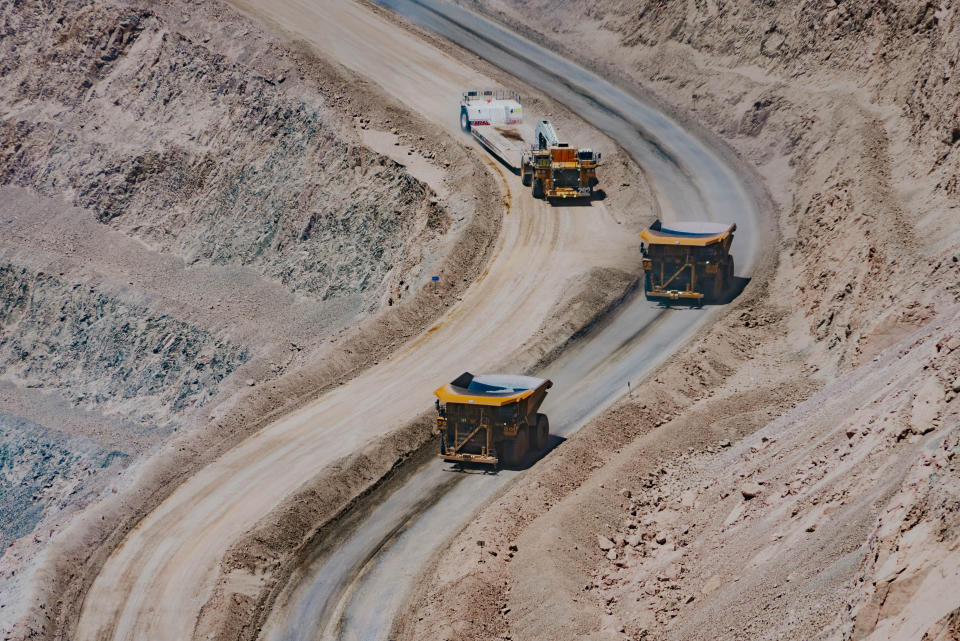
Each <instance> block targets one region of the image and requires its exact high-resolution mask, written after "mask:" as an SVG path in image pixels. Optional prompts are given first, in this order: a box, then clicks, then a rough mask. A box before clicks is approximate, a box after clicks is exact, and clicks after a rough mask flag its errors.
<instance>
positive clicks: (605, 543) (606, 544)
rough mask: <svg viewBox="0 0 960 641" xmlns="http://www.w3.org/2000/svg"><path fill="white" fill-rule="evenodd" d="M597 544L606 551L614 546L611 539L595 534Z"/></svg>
mask: <svg viewBox="0 0 960 641" xmlns="http://www.w3.org/2000/svg"><path fill="white" fill-rule="evenodd" d="M597 545H598V546H599V547H600V549H601V550H603V551H604V552H606V551H607V550H612V549H613V547H614V545H613V541H611V540H610V539H608V538H607V537H605V536H601V535H597Z"/></svg>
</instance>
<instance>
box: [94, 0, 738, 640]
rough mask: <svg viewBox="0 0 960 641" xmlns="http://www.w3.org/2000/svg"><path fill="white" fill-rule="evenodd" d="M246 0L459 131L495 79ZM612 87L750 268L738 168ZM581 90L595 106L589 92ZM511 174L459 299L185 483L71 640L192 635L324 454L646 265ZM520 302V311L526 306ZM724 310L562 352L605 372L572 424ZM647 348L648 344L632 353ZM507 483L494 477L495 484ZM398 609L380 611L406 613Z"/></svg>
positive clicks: (663, 176)
mask: <svg viewBox="0 0 960 641" xmlns="http://www.w3.org/2000/svg"><path fill="white" fill-rule="evenodd" d="M236 4H237V5H238V6H240V7H241V8H242V9H245V10H248V11H250V12H251V13H256V14H259V15H262V16H264V17H266V18H268V19H270V20H272V21H274V22H275V23H276V24H277V25H278V26H280V27H281V28H284V29H287V30H288V31H290V32H291V33H292V34H293V35H294V36H295V37H298V38H301V39H305V40H308V41H309V42H310V43H311V44H313V45H314V46H315V47H316V48H317V50H318V51H319V52H320V53H321V54H323V55H324V56H327V57H330V58H333V59H336V60H337V61H339V62H340V63H342V64H343V65H344V66H346V67H348V68H350V69H351V70H353V71H356V72H357V73H358V74H360V75H362V76H365V77H367V78H369V79H371V80H372V81H374V82H376V83H378V84H380V85H381V86H382V87H383V88H384V89H386V90H387V91H388V92H391V93H392V94H394V95H396V96H397V97H398V98H399V99H400V100H401V101H402V102H404V103H405V104H407V105H409V106H410V107H411V109H414V110H417V111H419V112H421V113H423V114H424V115H426V116H427V117H429V118H432V119H433V120H434V121H436V122H438V123H444V124H447V125H448V126H449V127H450V128H453V127H456V118H455V115H456V105H457V99H458V96H459V93H460V91H461V90H462V89H463V88H464V87H470V86H477V85H480V86H482V85H490V84H493V83H492V82H491V81H490V80H488V79H485V78H483V77H482V76H479V75H478V74H477V73H476V72H474V71H472V70H470V69H469V68H467V67H465V66H463V65H461V64H459V63H458V62H456V61H455V60H454V59H452V58H450V57H449V56H447V55H445V54H443V53H442V52H440V51H438V50H437V49H435V48H433V47H431V46H429V45H427V44H425V43H423V42H421V41H419V40H418V39H416V38H415V37H413V36H411V35H410V34H409V33H408V32H406V31H404V30H402V29H399V28H397V27H396V26H394V25H392V24H391V23H390V22H389V21H388V20H385V19H383V18H380V17H378V16H376V15H374V14H373V13H371V12H369V11H367V10H365V9H363V8H361V7H359V6H357V5H354V4H350V3H342V2H333V1H328V2H315V3H309V4H308V3H298V2H270V3H266V2H264V3H262V5H261V4H252V3H248V2H240V1H238V2H237V3H236ZM373 43H376V44H375V45H374V44H373ZM583 73H586V72H583ZM584 77H585V78H586V77H587V76H584ZM597 80H598V81H599V79H597ZM610 89H611V91H612V88H610ZM604 90H606V89H604ZM610 96H611V97H615V98H616V99H617V100H621V101H626V102H625V103H623V104H624V106H625V108H624V110H623V112H622V113H628V114H631V117H633V118H637V119H639V118H641V116H643V115H644V114H646V116H649V117H650V118H653V121H651V122H647V123H646V124H645V125H643V126H644V128H646V129H647V130H649V131H652V132H654V133H656V134H657V135H658V136H659V135H664V136H665V137H666V138H667V139H671V143H672V146H671V149H672V150H673V151H674V152H676V154H677V157H676V158H675V157H673V156H671V154H670V153H666V152H664V151H663V150H662V149H661V150H659V151H657V145H652V144H651V142H650V141H649V140H648V139H647V138H645V137H644V136H642V135H640V134H639V133H638V132H637V131H636V129H635V127H636V126H637V125H636V123H635V124H633V125H631V124H630V121H626V122H625V121H623V120H621V119H618V118H616V117H614V116H613V115H611V114H610V113H607V114H606V116H603V115H602V113H601V117H598V123H600V121H603V122H605V123H607V124H608V125H609V129H610V130H611V131H616V130H617V127H619V128H620V129H621V130H622V131H621V133H622V136H618V137H619V138H620V139H621V141H622V142H623V143H624V144H625V146H627V147H628V148H629V149H630V150H631V151H632V152H633V153H635V154H636V155H637V157H638V158H640V159H641V160H642V161H643V162H644V164H645V170H647V171H648V172H650V175H651V177H652V178H653V179H654V182H655V183H656V187H657V189H658V190H659V192H660V194H659V195H660V196H661V205H662V206H664V207H665V209H666V213H668V214H669V212H670V211H671V210H673V209H678V210H683V211H689V212H690V213H691V214H692V215H694V216H697V215H716V216H718V217H720V218H731V219H733V220H736V221H738V222H739V223H741V228H742V230H743V232H742V233H741V234H740V240H739V242H738V258H739V259H740V260H741V264H742V265H743V267H744V269H741V270H740V271H741V272H743V273H747V272H748V270H749V268H750V265H751V264H752V262H753V259H754V254H755V251H754V248H755V246H756V236H755V235H753V234H751V230H752V229H754V228H755V227H756V209H755V207H754V205H753V202H752V201H751V199H750V198H749V197H748V196H747V195H746V194H745V192H744V190H743V188H742V186H741V184H740V183H739V181H738V180H737V178H736V176H735V175H734V174H733V172H732V171H731V170H730V169H729V168H727V167H726V166H725V165H724V163H723V162H721V161H719V160H718V159H717V158H716V157H715V156H714V155H713V154H712V153H711V152H709V151H708V150H707V149H706V148H705V147H703V146H702V144H700V143H697V142H696V141H694V140H693V139H692V138H691V137H690V136H689V135H686V134H685V133H684V132H683V131H682V129H680V128H679V127H677V125H676V124H675V123H673V122H671V121H669V120H668V119H666V118H664V117H663V116H661V115H660V114H658V113H656V112H655V111H651V110H649V108H647V107H646V106H644V105H640V103H636V101H633V99H632V98H629V97H628V96H626V95H623V94H618V93H616V92H613V93H610ZM578 99H580V100H585V101H586V102H587V103H590V104H593V105H594V107H593V108H594V110H597V107H596V106H595V103H592V101H591V100H590V99H589V98H587V97H585V96H583V95H579V96H578ZM565 102H569V101H567V100H565ZM574 106H575V107H579V105H574ZM600 111H601V112H606V111H607V110H605V109H601V110H600ZM658 123H659V124H658ZM600 124H601V125H602V124H603V123H600ZM678 150H679V151H678ZM680 158H682V162H680V161H678V159H680ZM701 169H702V171H701ZM506 180H507V182H508V187H509V189H511V190H512V191H514V192H515V193H516V197H514V198H513V199H512V201H513V203H514V204H515V206H514V209H513V210H512V211H511V212H510V215H508V216H506V217H505V218H504V223H503V229H502V232H501V235H500V238H499V240H498V245H497V248H496V249H495V252H494V257H493V259H492V261H491V264H490V269H489V272H488V273H487V274H486V275H485V277H482V278H481V279H480V280H478V282H477V283H475V284H474V285H473V286H472V287H471V288H470V289H469V290H468V291H467V292H466V293H465V295H464V296H463V301H462V302H461V303H458V304H457V305H455V306H454V307H452V308H451V310H450V312H449V313H448V314H447V315H446V316H445V317H444V318H443V319H442V320H441V322H439V323H438V324H437V325H436V326H434V327H433V328H431V329H430V330H429V331H428V332H426V333H424V334H423V335H422V336H420V337H419V338H417V339H415V340H414V341H412V342H411V343H409V344H408V345H405V346H404V347H403V348H401V349H400V350H399V351H398V352H397V353H396V354H395V355H394V356H393V357H391V358H390V359H389V360H388V361H387V362H385V363H382V364H381V365H380V366H378V367H375V368H373V369H371V370H369V371H368V372H366V373H365V374H363V375H361V376H360V377H358V378H356V379H354V380H353V381H351V382H349V383H347V384H345V385H344V386H342V387H340V388H338V389H336V390H334V391H332V392H330V393H328V394H326V395H324V396H323V397H321V398H320V399H318V400H317V401H316V402H315V403H313V404H312V405H310V406H308V407H306V408H304V409H302V410H300V411H298V412H296V413H295V414H292V415H290V416H287V417H285V418H284V419H282V420H280V421H278V422H276V423H274V424H272V425H271V426H269V427H267V428H266V429H264V430H263V431H261V432H260V433H259V434H257V435H256V436H255V437H253V438H251V439H250V440H249V441H247V442H245V443H243V444H242V445H240V446H238V447H237V448H235V449H234V450H232V451H230V452H229V453H228V454H226V455H225V456H223V457H222V458H220V459H218V460H217V461H216V462H215V463H213V464H211V465H210V466H208V467H207V468H205V469H204V470H202V471H201V472H200V473H198V474H197V475H196V476H194V477H193V478H192V479H191V480H190V481H189V482H187V483H186V484H184V485H183V486H182V487H180V488H179V489H178V490H177V491H176V492H174V493H173V494H172V495H171V496H170V497H169V498H168V499H167V500H166V501H164V503H163V504H161V506H160V507H159V508H158V509H157V510H155V511H154V512H153V513H151V514H150V515H149V516H148V517H147V518H145V519H144V520H143V521H142V522H141V523H140V524H139V525H138V527H137V528H136V529H135V530H133V531H132V532H131V533H130V534H129V535H128V537H127V539H126V540H125V541H124V543H123V544H122V545H121V547H120V548H118V549H117V550H116V551H115V552H114V554H113V555H112V556H111V558H110V559H109V560H108V562H107V563H106V565H105V566H104V568H103V570H102V572H101V573H100V575H99V576H98V577H97V579H96V580H95V582H94V584H93V586H92V588H91V590H90V592H89V593H88V595H87V598H86V600H85V603H84V607H83V611H82V614H81V619H80V623H79V626H78V630H77V634H76V637H75V638H78V639H107V638H116V639H131V638H149V639H178V640H179V639H187V638H190V637H191V636H192V633H193V631H194V625H195V622H196V621H197V615H198V613H199V611H200V608H201V607H202V606H203V604H204V603H205V602H206V600H207V599H208V598H209V596H210V594H211V592H212V589H213V583H214V580H215V578H216V571H217V563H218V561H219V560H220V558H221V557H222V555H223V553H224V551H225V550H226V549H227V547H228V546H229V545H230V543H231V542H232V541H233V540H235V538H236V537H237V536H239V535H240V534H241V533H243V532H244V531H246V530H247V529H248V528H249V527H250V526H252V525H253V524H254V523H255V522H256V521H257V520H258V519H259V518H260V517H262V516H263V515H265V514H266V513H268V512H269V511H270V510H271V509H272V508H273V507H275V506H277V505H278V504H279V503H280V502H281V501H282V500H283V499H284V498H285V497H286V496H288V495H289V494H290V493H291V492H293V491H295V490H296V489H298V488H299V487H300V486H301V485H302V484H303V483H304V482H305V481H306V480H308V479H310V478H311V477H312V476H314V475H315V474H316V472H317V471H318V470H319V469H320V468H322V467H323V466H324V465H325V464H328V463H331V462H333V461H335V460H337V459H339V458H341V457H343V456H344V455H346V454H348V453H350V452H352V451H354V450H356V449H357V448H358V447H359V446H361V445H363V444H364V443H367V442H369V441H370V440H371V439H372V438H374V437H375V436H377V435H379V434H383V433H384V432H387V431H389V430H391V429H393V428H396V427H399V426H400V425H402V424H404V423H405V422H406V421H408V420H409V419H411V418H413V417H414V416H416V415H417V414H418V413H420V412H421V411H423V409H425V407H427V406H428V404H429V399H430V398H431V396H430V393H431V391H432V389H433V387H434V386H435V385H436V383H437V381H441V380H449V379H451V378H452V377H453V376H455V375H457V374H459V373H460V371H462V370H463V369H464V367H465V364H469V366H470V368H472V369H474V370H476V371H481V370H488V369H492V368H493V367H494V366H495V364H496V363H497V362H498V361H499V360H502V359H503V358H505V357H506V356H507V355H508V354H509V353H510V352H511V351H512V349H514V348H516V346H518V345H521V344H522V343H523V342H524V341H525V340H526V339H527V338H528V337H530V336H531V335H533V334H534V333H535V332H536V331H537V329H538V327H539V325H540V323H541V321H542V319H543V318H544V317H545V316H546V314H547V313H548V311H549V310H550V307H551V305H552V304H553V303H554V302H555V301H556V300H557V299H558V298H559V297H560V296H561V294H562V293H563V292H562V289H563V286H564V285H565V284H566V283H567V282H568V279H569V278H571V277H574V276H576V275H578V274H582V273H584V272H585V271H586V270H587V269H589V268H590V267H593V266H611V267H623V266H635V265H636V263H637V256H636V244H637V243H636V239H635V238H633V237H632V236H631V235H629V234H625V233H623V227H621V226H619V225H617V224H616V221H615V220H614V219H613V218H612V216H610V215H609V214H608V213H607V212H606V211H605V209H604V208H603V207H602V206H599V205H598V204H595V205H594V206H593V207H590V208H578V207H571V208H549V207H547V206H545V205H544V204H543V203H540V202H538V201H533V200H532V199H530V198H529V197H528V196H527V194H526V193H524V192H525V191H526V190H522V188H521V187H520V185H519V179H518V178H516V177H513V176H509V177H508V178H506ZM705 202H709V203H710V206H709V207H708V206H705V205H704V203H705ZM521 303H522V309H523V311H524V313H523V314H517V313H516V310H517V309H519V308H521ZM718 311H719V310H715V311H712V312H706V313H697V312H690V311H666V312H665V311H663V310H657V309H656V308H653V307H651V306H648V305H646V304H645V303H638V304H635V305H632V306H631V307H630V309H629V310H628V311H626V312H624V313H623V314H621V315H620V316H619V317H618V319H617V323H615V324H614V325H613V326H614V327H616V331H614V332H612V333H611V332H603V333H600V334H599V335H598V336H597V337H596V338H595V339H593V340H591V341H590V342H589V343H585V344H584V345H583V346H582V347H581V348H580V349H579V350H578V352H577V353H576V354H573V355H571V356H569V357H568V358H569V359H570V360H564V361H561V362H560V363H561V364H558V367H561V368H563V367H564V366H563V365H562V363H564V362H566V363H569V364H568V365H567V366H566V367H567V368H568V369H566V370H563V371H558V372H557V374H555V376H556V379H557V380H558V381H560V384H562V385H564V386H569V387H568V389H569V388H570V387H572V385H573V382H574V381H573V380H572V379H573V376H572V375H574V374H575V375H576V376H580V375H582V374H588V373H589V374H590V375H591V378H592V379H593V380H595V381H597V384H596V385H590V386H583V387H582V388H581V390H580V393H579V395H577V396H576V397H575V398H574V397H571V400H570V403H571V405H570V407H571V408H574V409H575V411H571V412H570V413H565V414H564V415H563V416H564V419H565V422H566V423H567V425H569V426H574V425H577V424H579V423H580V422H582V420H583V418H585V417H586V416H587V415H588V414H589V413H592V412H593V411H595V409H597V408H599V407H601V406H602V405H603V404H605V403H606V402H609V400H611V399H612V398H614V397H615V396H616V395H617V394H619V393H620V392H621V390H622V385H616V384H613V383H611V381H621V382H622V381H623V380H625V379H624V376H625V375H626V374H629V373H630V372H635V371H642V369H643V362H642V361H643V360H644V354H645V355H646V356H650V357H651V362H653V361H652V357H653V356H661V355H663V354H664V353H665V352H666V350H667V349H668V348H669V347H671V346H674V345H677V344H679V343H680V342H682V340H683V339H684V338H685V337H686V336H688V335H690V334H691V333H692V332H693V331H694V330H695V329H696V328H697V327H698V326H700V325H702V324H703V323H704V322H706V321H707V319H708V318H709V317H710V316H711V315H712V314H715V313H718ZM654 321H655V322H654ZM625 336H626V340H625V338H624V337H625ZM644 337H650V338H652V339H653V340H652V341H643V340H641V339H642V338H644ZM639 344H642V345H645V346H646V349H645V351H642V352H641V351H638V350H636V349H634V348H636V347H637V346H638V345H639ZM610 356H613V358H608V357H610ZM564 371H566V372H569V373H570V374H571V375H570V376H565V375H564ZM557 427H558V428H560V429H561V431H562V430H563V429H567V428H563V427H561V426H560V425H558V426H557ZM502 478H503V479H507V478H508V477H507V476H506V475H504V476H503V477H502ZM502 482H503V481H501V480H499V479H498V480H497V481H496V483H495V484H493V483H492V484H490V487H489V488H488V491H490V488H494V489H495V487H496V486H497V485H499V484H501V483H502ZM464 487H467V486H466V484H464ZM467 505H470V506H472V505H474V503H472V502H469V503H467ZM348 574H349V573H348ZM401 592H402V591H401ZM396 607H397V606H395V604H391V607H390V608H384V610H385V611H389V612H395V611H396ZM389 619H390V617H389V616H388V617H387V618H386V619H385V620H389Z"/></svg>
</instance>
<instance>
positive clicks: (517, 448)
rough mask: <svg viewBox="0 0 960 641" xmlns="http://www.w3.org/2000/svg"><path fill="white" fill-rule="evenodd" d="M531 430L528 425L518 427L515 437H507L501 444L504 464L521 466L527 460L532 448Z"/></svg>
mask: <svg viewBox="0 0 960 641" xmlns="http://www.w3.org/2000/svg"><path fill="white" fill-rule="evenodd" d="M529 444H530V430H529V428H527V426H526V425H521V426H520V427H519V428H517V435H516V436H515V437H513V438H505V439H503V442H502V443H501V444H500V450H501V451H502V452H503V458H502V459H501V460H502V461H503V464H504V465H506V466H507V467H519V466H521V465H523V464H524V462H525V461H526V460H527V452H528V450H529V449H530V448H529V447H528V446H529Z"/></svg>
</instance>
